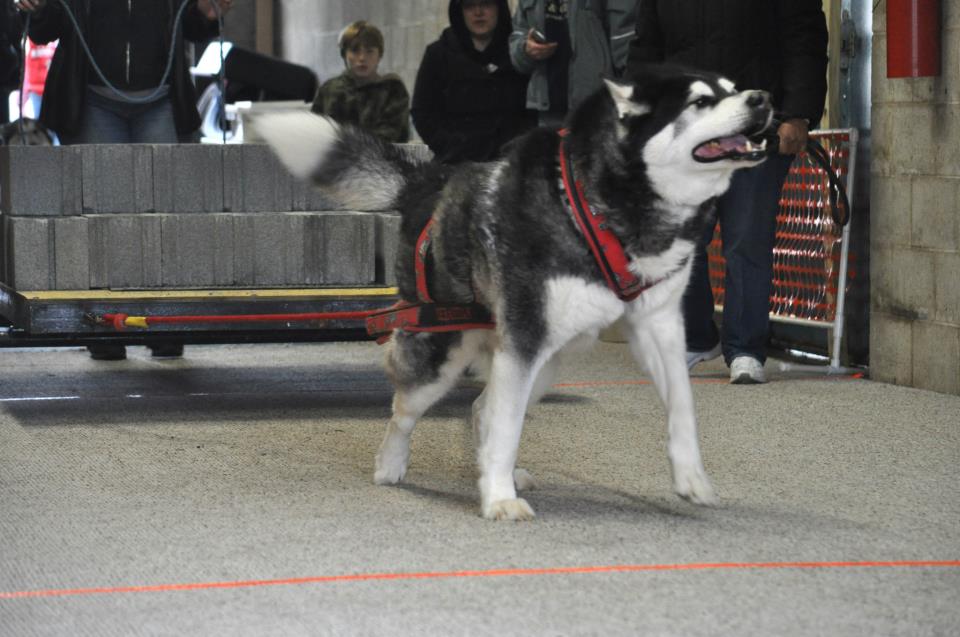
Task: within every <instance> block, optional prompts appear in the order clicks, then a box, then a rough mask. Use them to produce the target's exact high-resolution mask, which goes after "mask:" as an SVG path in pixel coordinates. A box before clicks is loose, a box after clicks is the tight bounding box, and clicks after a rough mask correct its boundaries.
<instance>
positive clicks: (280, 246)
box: [251, 214, 291, 286]
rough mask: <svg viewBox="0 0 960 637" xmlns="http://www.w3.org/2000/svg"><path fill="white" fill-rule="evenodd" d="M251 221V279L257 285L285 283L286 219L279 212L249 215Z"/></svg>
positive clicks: (287, 247)
mask: <svg viewBox="0 0 960 637" xmlns="http://www.w3.org/2000/svg"><path fill="white" fill-rule="evenodd" d="M251 217H252V221H253V254H252V257H253V280H254V284H255V285H259V286H282V285H284V283H286V256H285V255H286V251H287V250H288V249H289V248H290V247H291V246H288V245H287V244H286V239H287V233H286V232H285V229H286V225H287V219H286V218H285V217H284V215H281V214H262V215H251Z"/></svg>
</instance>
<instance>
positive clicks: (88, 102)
mask: <svg viewBox="0 0 960 637" xmlns="http://www.w3.org/2000/svg"><path fill="white" fill-rule="evenodd" d="M84 98H85V101H84V104H83V116H82V119H81V122H80V130H78V131H77V133H76V134H75V135H70V136H68V137H64V138H62V140H63V142H64V143H67V144H175V143H177V129H176V128H175V127H174V124H173V106H172V105H171V103H170V98H169V97H164V98H161V99H159V100H157V101H155V102H150V103H149V104H128V103H126V102H121V101H119V100H114V99H109V98H106V97H104V96H102V95H99V94H98V93H94V92H93V91H90V90H88V91H87V92H86V95H85V96H84Z"/></svg>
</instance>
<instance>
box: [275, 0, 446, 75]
mask: <svg viewBox="0 0 960 637" xmlns="http://www.w3.org/2000/svg"><path fill="white" fill-rule="evenodd" d="M448 4H449V0H400V1H398V0H353V1H351V2H316V0H281V1H280V2H279V3H278V7H279V13H280V15H279V20H280V25H281V26H280V31H281V45H280V50H279V51H278V53H279V54H280V55H281V56H282V57H283V58H284V59H286V60H289V61H291V62H296V63H298V64H303V65H305V66H308V67H310V68H311V69H313V70H314V72H315V73H317V75H319V76H320V80H321V81H325V80H327V79H329V78H331V77H334V76H336V75H339V74H340V73H342V72H343V68H344V67H343V61H342V60H341V59H340V49H339V47H338V46H337V38H338V36H339V35H340V31H341V30H342V29H343V27H344V26H346V25H347V24H349V23H350V22H353V21H354V20H368V21H369V22H371V23H373V24H374V25H376V26H377V28H379V29H380V30H381V31H383V37H384V44H385V47H384V48H385V51H384V56H383V61H382V62H381V63H380V71H381V72H384V73H396V74H397V75H399V76H400V77H402V78H403V81H404V83H405V84H406V85H407V90H408V91H410V92H411V93H412V92H413V83H414V79H415V78H416V75H417V68H418V67H419V66H420V59H421V58H422V57H423V51H424V49H425V48H426V47H427V45H428V44H429V43H430V42H432V41H434V40H435V39H436V38H437V36H438V35H439V34H440V32H441V31H442V30H443V29H444V27H446V26H447V24H448V20H447V6H448Z"/></svg>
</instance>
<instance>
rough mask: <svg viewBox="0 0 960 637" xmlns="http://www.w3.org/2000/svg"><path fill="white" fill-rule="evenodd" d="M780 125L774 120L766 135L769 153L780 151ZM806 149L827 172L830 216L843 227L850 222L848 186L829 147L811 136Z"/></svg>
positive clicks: (813, 159)
mask: <svg viewBox="0 0 960 637" xmlns="http://www.w3.org/2000/svg"><path fill="white" fill-rule="evenodd" d="M779 127H780V122H779V121H777V120H773V122H772V123H771V125H770V130H771V131H773V132H772V133H770V134H769V135H764V137H766V140H767V154H768V155H771V156H772V155H776V154H778V153H779V152H780V136H779V135H777V134H776V130H777V129H778V128H779ZM804 150H805V151H806V153H807V156H809V157H810V159H811V160H812V161H813V163H815V164H816V165H817V166H819V167H820V168H821V169H823V172H825V173H826V174H827V180H828V182H829V185H830V187H829V196H830V216H831V217H832V218H833V222H834V223H835V224H837V225H838V226H840V227H841V228H842V227H843V226H845V225H847V224H848V223H849V222H850V200H849V199H848V198H847V189H846V187H845V186H844V185H843V182H841V181H840V178H839V177H837V174H836V172H834V170H833V166H832V165H831V164H830V153H828V152H827V149H825V148H824V147H823V145H822V144H821V143H820V142H818V141H817V140H815V139H814V138H813V137H809V136H808V137H807V145H806V147H805V148H804Z"/></svg>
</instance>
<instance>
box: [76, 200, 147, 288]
mask: <svg viewBox="0 0 960 637" xmlns="http://www.w3.org/2000/svg"><path fill="white" fill-rule="evenodd" d="M161 218H162V215H89V216H88V224H89V225H88V230H89V236H90V261H89V262H90V287H91V288H110V289H141V288H156V287H160V286H161V284H162V270H161V254H162V251H161Z"/></svg>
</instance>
